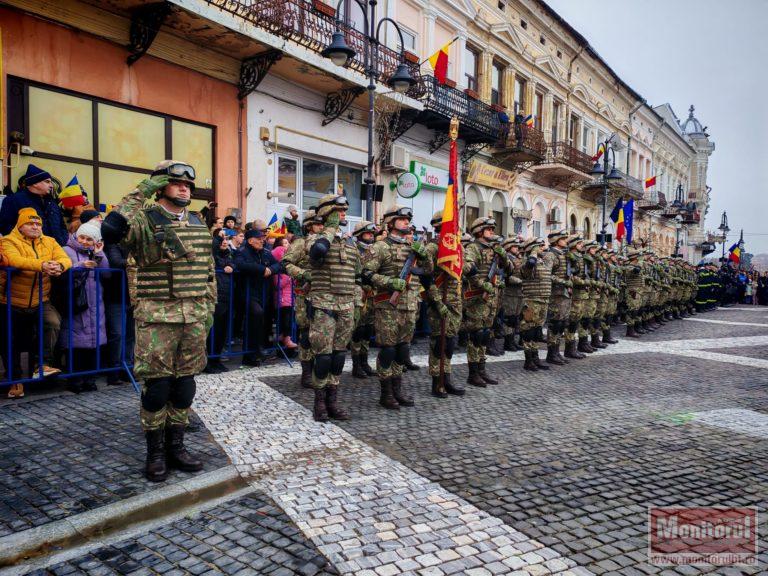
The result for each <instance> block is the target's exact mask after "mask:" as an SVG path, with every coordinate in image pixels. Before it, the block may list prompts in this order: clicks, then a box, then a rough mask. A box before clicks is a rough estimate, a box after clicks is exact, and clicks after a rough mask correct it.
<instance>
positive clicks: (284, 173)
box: [277, 157, 299, 204]
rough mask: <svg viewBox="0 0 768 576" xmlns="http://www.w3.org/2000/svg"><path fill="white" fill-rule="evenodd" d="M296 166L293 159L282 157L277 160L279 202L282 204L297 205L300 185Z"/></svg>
mask: <svg viewBox="0 0 768 576" xmlns="http://www.w3.org/2000/svg"><path fill="white" fill-rule="evenodd" d="M296 164H297V161H296V160H294V159H293V158H284V157H280V158H278V160H277V201H278V202H280V203H281V204H296V190H297V189H298V185H299V181H298V178H297V174H296Z"/></svg>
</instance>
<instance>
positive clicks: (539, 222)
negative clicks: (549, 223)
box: [533, 203, 547, 238]
mask: <svg viewBox="0 0 768 576" xmlns="http://www.w3.org/2000/svg"><path fill="white" fill-rule="evenodd" d="M546 213H547V211H546V209H545V208H544V204H542V203H538V204H536V206H535V207H534V209H533V237H534V238H541V233H542V230H543V229H544V222H545V219H546V217H547V216H546Z"/></svg>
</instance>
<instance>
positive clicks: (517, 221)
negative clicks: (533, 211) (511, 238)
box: [512, 197, 528, 236]
mask: <svg viewBox="0 0 768 576" xmlns="http://www.w3.org/2000/svg"><path fill="white" fill-rule="evenodd" d="M514 209H515V210H517V211H518V214H522V213H523V212H525V211H526V210H528V206H526V205H525V200H523V199H522V198H520V197H518V198H517V200H515V206H514ZM527 223H528V219H527V218H524V217H522V216H515V217H514V220H513V222H512V224H513V226H514V232H515V234H519V235H521V236H522V235H523V232H524V230H525V229H526V225H527Z"/></svg>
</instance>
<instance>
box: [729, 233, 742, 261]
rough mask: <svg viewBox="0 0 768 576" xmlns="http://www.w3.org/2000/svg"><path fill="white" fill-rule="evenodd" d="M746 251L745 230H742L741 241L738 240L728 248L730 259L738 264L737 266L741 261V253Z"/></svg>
mask: <svg viewBox="0 0 768 576" xmlns="http://www.w3.org/2000/svg"><path fill="white" fill-rule="evenodd" d="M743 251H744V230H742V231H741V236H740V237H739V241H738V242H736V244H734V245H733V246H731V247H730V249H729V250H728V260H730V261H731V262H733V263H734V264H736V265H737V266H738V265H739V264H740V263H741V253H742V252H743Z"/></svg>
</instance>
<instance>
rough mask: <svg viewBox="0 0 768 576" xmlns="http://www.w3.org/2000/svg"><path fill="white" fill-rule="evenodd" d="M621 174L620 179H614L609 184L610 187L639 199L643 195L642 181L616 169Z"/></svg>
mask: <svg viewBox="0 0 768 576" xmlns="http://www.w3.org/2000/svg"><path fill="white" fill-rule="evenodd" d="M617 172H618V173H619V174H621V180H616V181H615V183H613V184H612V185H611V187H612V188H614V189H616V190H619V191H620V192H621V193H623V194H626V195H628V196H631V197H632V198H634V199H636V200H639V199H641V198H642V197H643V182H642V180H640V179H639V178H635V177H634V176H630V175H629V174H626V173H625V172H622V171H621V170H617Z"/></svg>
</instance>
